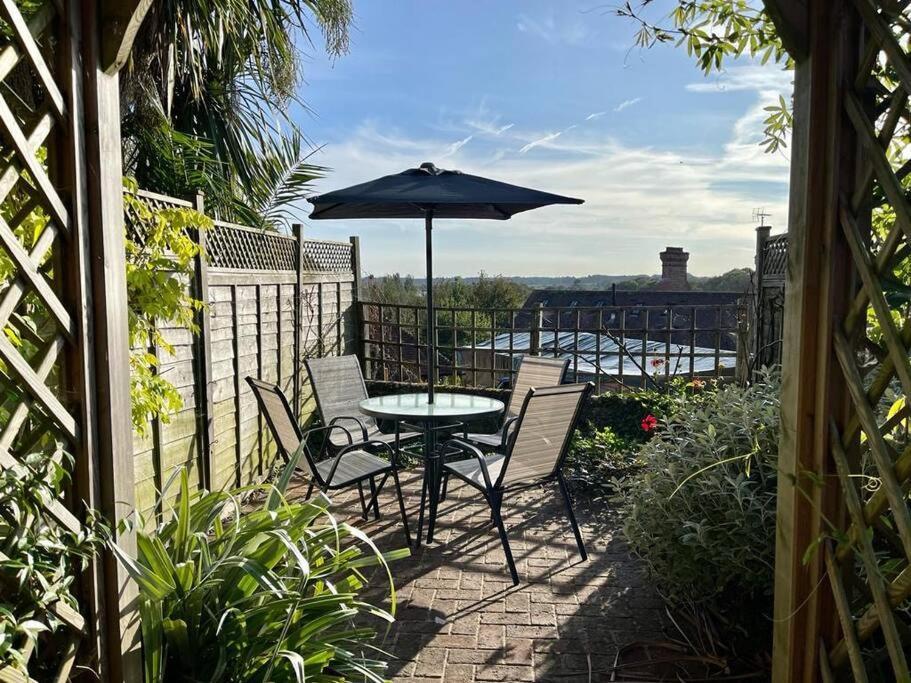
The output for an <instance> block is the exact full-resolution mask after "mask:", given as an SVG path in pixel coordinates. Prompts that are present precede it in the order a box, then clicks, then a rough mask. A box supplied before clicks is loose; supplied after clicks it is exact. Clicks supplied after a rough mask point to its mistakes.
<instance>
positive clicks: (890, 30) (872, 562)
mask: <svg viewBox="0 0 911 683" xmlns="http://www.w3.org/2000/svg"><path fill="white" fill-rule="evenodd" d="M766 4H767V7H769V9H770V10H772V11H773V14H775V18H776V21H777V23H778V25H779V28H780V29H781V33H782V34H783V35H784V36H785V38H786V42H787V43H788V47H789V49H791V51H792V54H794V55H795V57H796V58H797V62H798V66H797V72H796V81H795V132H794V145H793V151H792V166H793V168H792V183H791V192H792V198H791V223H790V226H789V233H790V234H789V253H788V256H789V263H788V285H787V295H786V297H787V299H786V314H785V315H786V320H785V337H784V350H783V366H784V387H783V393H782V442H781V450H780V456H781V457H780V459H781V469H782V473H783V476H782V478H781V482H782V483H781V488H780V491H779V514H778V545H777V558H776V595H775V600H776V605H775V607H776V613H775V657H774V672H773V679H774V680H776V681H797V680H801V681H810V680H851V679H853V680H857V681H867V680H898V681H909V680H911V674H909V665H908V659H909V654H908V653H909V651H911V640H909V630H911V623H909V619H908V613H907V611H906V610H903V609H901V608H902V607H903V604H904V606H906V605H907V601H908V600H909V598H911V507H909V498H908V487H909V482H911V445H909V443H908V438H907V430H906V429H905V426H906V424H907V423H906V420H907V419H908V417H909V411H908V409H907V408H904V409H902V410H901V411H899V412H898V413H896V414H894V415H892V416H891V417H890V416H888V415H887V409H888V407H889V405H888V402H887V401H886V400H885V397H886V395H887V392H888V391H889V390H892V391H893V392H894V393H897V394H903V395H905V396H911V363H909V351H911V317H909V315H908V310H907V303H902V302H901V301H900V300H899V299H900V298H896V297H894V296H889V295H887V291H888V289H889V288H890V287H894V285H893V283H894V282H895V281H896V279H897V273H898V271H902V272H907V266H908V265H909V259H911V250H909V246H911V242H909V240H911V202H909V201H908V191H907V187H908V183H907V180H906V176H907V175H908V172H909V170H911V165H909V163H908V161H909V160H908V158H907V157H906V156H905V155H900V154H896V150H897V149H899V147H900V145H897V144H896V143H897V142H898V141H899V139H900V138H903V137H906V136H907V134H908V126H909V121H911V112H909V109H908V99H909V94H911V59H909V57H908V49H909V33H911V19H909V15H908V9H907V8H908V5H909V2H908V1H907V0H902V1H895V0H879V1H874V0H810V1H807V2H767V3H766ZM884 211H885V212H886V213H885V214H883V212H884ZM874 212H875V213H874ZM874 216H879V217H882V216H885V218H884V219H882V220H877V221H876V228H877V229H874V220H873V218H874ZM880 223H885V227H880ZM869 313H872V316H873V317H874V318H875V321H876V325H875V326H874V327H872V328H871V326H870V325H869V324H868V314H869ZM896 313H899V314H900V315H895V314H896ZM876 327H878V329H879V332H877V333H876V334H871V333H870V330H871V329H874V328H876ZM814 548H815V550H814Z"/></svg>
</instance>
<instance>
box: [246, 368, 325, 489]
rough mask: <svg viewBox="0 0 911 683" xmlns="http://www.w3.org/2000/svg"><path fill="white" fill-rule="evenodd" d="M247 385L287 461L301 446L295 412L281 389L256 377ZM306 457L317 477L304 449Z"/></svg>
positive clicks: (314, 472) (307, 452)
mask: <svg viewBox="0 0 911 683" xmlns="http://www.w3.org/2000/svg"><path fill="white" fill-rule="evenodd" d="M247 384H249V385H250V388H251V389H252V390H253V395H254V396H256V402H257V403H259V408H260V410H262V412H263V415H265V417H266V423H267V424H268V425H269V429H270V430H271V432H272V436H273V437H275V443H276V444H278V450H279V453H280V454H281V455H282V456H283V457H284V459H285V460H286V461H287V460H288V459H289V458H290V457H291V456H292V455H294V453H295V452H296V451H297V449H298V448H299V447H300V444H301V438H302V437H301V431H300V427H298V425H297V421H296V420H295V419H294V412H293V411H292V410H291V405H290V404H289V403H288V399H287V398H286V397H285V394H284V393H283V392H282V390H281V387H279V386H277V385H275V384H270V383H269V382H263V381H262V380H261V379H256V378H255V377H247ZM304 456H305V458H306V460H307V464H308V465H309V466H310V472H311V473H312V474H314V475H315V476H316V467H315V465H314V463H313V460H312V459H311V457H310V453H309V451H308V450H307V449H306V448H305V449H304Z"/></svg>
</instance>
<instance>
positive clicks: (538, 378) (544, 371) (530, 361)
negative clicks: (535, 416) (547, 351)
mask: <svg viewBox="0 0 911 683" xmlns="http://www.w3.org/2000/svg"><path fill="white" fill-rule="evenodd" d="M568 367H569V359H562V358H540V357H538V356H523V357H522V362H521V363H520V364H519V371H518V372H517V373H516V378H515V382H513V388H512V394H511V395H510V397H509V405H508V406H506V412H504V413H503V423H502V424H501V425H500V428H499V429H498V430H497V431H496V432H494V433H493V434H474V433H471V434H469V433H466V434H465V435H464V439H465V440H466V441H468V442H470V443H473V444H475V445H477V446H480V447H481V448H499V449H501V450H502V449H505V448H506V438H507V436H508V434H509V431H510V429H511V428H512V426H513V425H514V423H515V420H516V417H518V415H519V412H520V411H521V410H522V404H523V403H524V402H525V396H526V394H528V390H529V389H531V388H532V387H553V386H557V385H558V384H563V380H564V378H565V377H566V370H567V368H568Z"/></svg>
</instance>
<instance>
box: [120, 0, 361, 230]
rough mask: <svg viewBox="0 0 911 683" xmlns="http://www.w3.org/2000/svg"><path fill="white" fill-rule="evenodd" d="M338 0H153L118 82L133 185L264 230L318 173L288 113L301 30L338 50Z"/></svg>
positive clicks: (342, 18) (343, 34) (343, 15)
mask: <svg viewBox="0 0 911 683" xmlns="http://www.w3.org/2000/svg"><path fill="white" fill-rule="evenodd" d="M351 16H352V10H351V4H350V0H221V1H219V2H215V1H204V2H196V1H194V0H164V1H162V2H158V3H155V5H154V6H153V7H152V9H151V10H150V12H149V16H147V18H146V25H145V28H147V29H148V30H144V31H143V32H142V35H141V37H140V39H139V40H138V41H137V43H136V45H135V47H134V51H133V54H132V57H131V64H130V68H129V69H128V70H127V71H126V73H125V75H124V79H123V102H122V111H123V112H124V119H123V131H124V158H125V161H126V166H127V169H128V171H129V172H130V173H131V174H132V175H134V176H135V177H136V179H137V180H138V181H139V183H140V185H141V186H143V187H146V188H149V189H155V190H158V191H164V192H169V193H172V194H178V195H189V194H193V193H194V192H196V191H200V190H202V191H204V192H205V193H206V195H207V206H208V208H209V209H210V211H211V212H212V213H214V214H215V215H216V216H217V217H219V218H223V219H229V220H237V221H243V222H246V223H252V224H255V225H262V226H274V225H275V224H276V223H277V222H279V221H281V220H282V219H284V218H287V217H288V210H289V209H288V206H289V204H290V202H291V201H293V200H294V199H297V198H298V197H299V196H300V195H301V193H302V191H303V190H304V188H305V187H306V186H307V184H308V183H309V182H310V181H311V180H312V179H313V178H314V177H317V176H318V175H319V174H320V173H321V172H322V169H320V168H319V167H316V166H313V165H310V164H308V163H307V158H308V156H309V154H310V153H311V151H310V149H309V144H308V142H307V140H306V138H305V137H304V135H303V133H302V132H301V131H300V129H299V128H298V127H297V126H296V124H295V123H294V122H293V120H292V119H291V117H290V115H289V107H290V105H291V104H293V103H295V102H297V94H296V91H297V87H298V85H299V82H300V76H301V74H300V64H301V59H300V57H301V54H300V48H299V47H298V46H299V44H301V43H306V42H309V33H308V25H309V24H310V23H314V22H315V24H316V25H318V26H319V27H320V29H321V30H322V32H323V34H324V36H325V40H326V48H327V50H328V51H329V52H330V54H332V55H338V54H341V53H342V52H344V51H345V50H346V49H347V35H348V34H347V28H348V25H349V23H350V21H351Z"/></svg>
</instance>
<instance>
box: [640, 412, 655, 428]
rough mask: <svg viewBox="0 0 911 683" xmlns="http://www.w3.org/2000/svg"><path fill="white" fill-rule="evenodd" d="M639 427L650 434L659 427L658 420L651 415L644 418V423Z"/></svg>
mask: <svg viewBox="0 0 911 683" xmlns="http://www.w3.org/2000/svg"><path fill="white" fill-rule="evenodd" d="M639 426H640V427H642V431H643V432H650V431H652V430H653V429H655V427H657V426H658V418H656V417H655V416H654V415H652V414H651V413H650V414H648V415H646V416H645V417H643V418H642V422H641V423H639Z"/></svg>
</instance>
